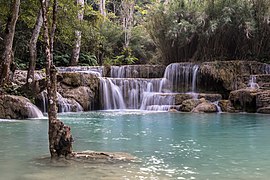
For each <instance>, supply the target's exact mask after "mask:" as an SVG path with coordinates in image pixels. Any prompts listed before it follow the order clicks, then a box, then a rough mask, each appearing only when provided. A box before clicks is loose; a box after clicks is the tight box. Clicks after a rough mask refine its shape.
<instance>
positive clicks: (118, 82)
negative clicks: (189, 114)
mask: <svg viewBox="0 0 270 180" xmlns="http://www.w3.org/2000/svg"><path fill="white" fill-rule="evenodd" d="M134 67H135V66H134ZM134 67H133V66H132V67H131V66H123V67H118V66H112V67H111V78H104V77H100V83H101V84H100V94H101V102H102V109H105V110H108V109H141V110H168V109H170V107H171V106H172V105H174V102H175V96H174V94H175V92H185V93H186V92H192V93H194V97H196V96H195V95H196V93H195V92H196V84H197V72H198V69H199V66H198V65H195V64H191V63H173V64H170V65H169V66H167V68H166V70H165V73H164V76H163V78H153V79H147V78H131V77H136V76H137V75H136V73H138V71H137V70H136V69H134ZM132 73H135V74H132Z"/></svg>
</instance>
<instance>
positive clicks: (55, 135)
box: [40, 0, 72, 159]
mask: <svg viewBox="0 0 270 180" xmlns="http://www.w3.org/2000/svg"><path fill="white" fill-rule="evenodd" d="M54 1H55V2H54V4H57V2H56V0H54ZM40 2H41V7H42V17H43V27H44V34H43V36H44V41H45V46H46V47H45V54H46V80H47V92H48V94H47V95H48V117H49V132H48V133H49V150H50V153H51V158H52V159H56V158H58V157H60V156H61V155H64V156H67V155H69V154H71V152H72V136H71V131H70V127H68V126H65V125H64V123H63V122H61V121H60V120H58V119H57V107H56V101H57V96H56V90H57V89H56V88H57V86H56V83H57V78H56V73H57V71H56V68H55V67H54V65H53V64H52V54H51V43H50V37H51V40H52V38H53V36H52V35H51V36H50V37H49V28H48V19H47V14H48V12H47V8H48V7H47V6H46V4H47V3H46V0H40ZM53 13H55V11H53ZM53 16H56V14H54V15H53ZM54 18H55V17H54ZM52 22H53V24H52V27H53V28H54V27H55V28H56V24H54V23H55V21H52Z"/></svg>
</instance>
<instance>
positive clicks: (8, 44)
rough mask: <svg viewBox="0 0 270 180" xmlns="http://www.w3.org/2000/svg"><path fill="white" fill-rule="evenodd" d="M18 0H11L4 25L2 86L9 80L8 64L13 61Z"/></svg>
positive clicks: (0, 68)
mask: <svg viewBox="0 0 270 180" xmlns="http://www.w3.org/2000/svg"><path fill="white" fill-rule="evenodd" d="M20 3H21V2H20V0H13V1H12V5H11V13H10V15H9V17H8V21H7V26H6V36H5V39H4V43H5V44H4V47H5V49H4V52H3V55H2V61H1V66H0V85H1V87H3V86H4V85H5V84H7V83H8V82H9V75H10V65H11V63H12V62H13V52H12V46H13V39H14V34H15V27H16V22H17V19H18V16H19V10H20Z"/></svg>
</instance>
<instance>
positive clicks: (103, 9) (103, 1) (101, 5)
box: [99, 0, 107, 17]
mask: <svg viewBox="0 0 270 180" xmlns="http://www.w3.org/2000/svg"><path fill="white" fill-rule="evenodd" d="M99 12H100V14H101V15H103V16H104V17H106V15H107V14H106V0H100V3H99Z"/></svg>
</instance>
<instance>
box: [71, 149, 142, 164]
mask: <svg viewBox="0 0 270 180" xmlns="http://www.w3.org/2000/svg"><path fill="white" fill-rule="evenodd" d="M70 159H71V160H74V161H77V162H86V163H117V162H135V160H137V158H136V157H135V156H132V155H131V154H128V153H124V152H96V151H82V152H73V153H72V154H71V156H70Z"/></svg>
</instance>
